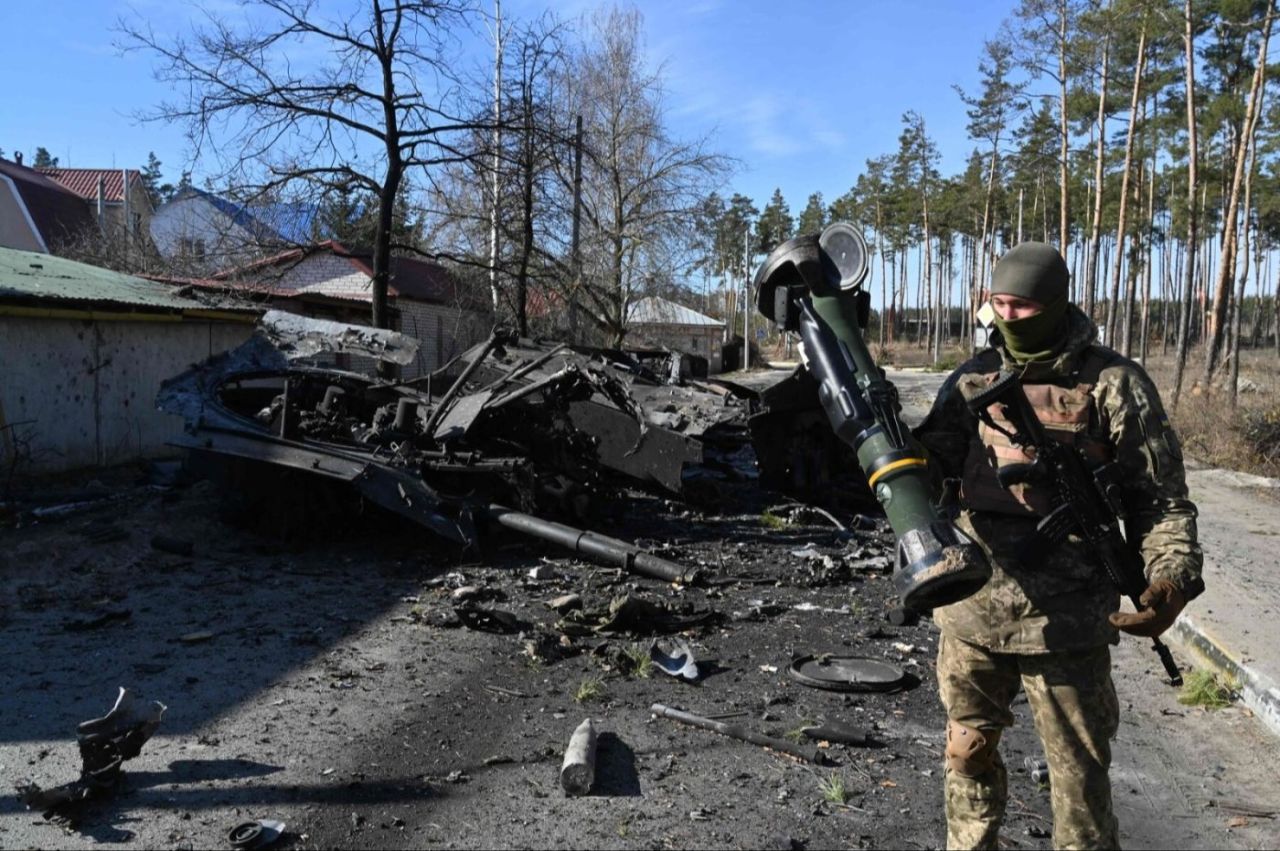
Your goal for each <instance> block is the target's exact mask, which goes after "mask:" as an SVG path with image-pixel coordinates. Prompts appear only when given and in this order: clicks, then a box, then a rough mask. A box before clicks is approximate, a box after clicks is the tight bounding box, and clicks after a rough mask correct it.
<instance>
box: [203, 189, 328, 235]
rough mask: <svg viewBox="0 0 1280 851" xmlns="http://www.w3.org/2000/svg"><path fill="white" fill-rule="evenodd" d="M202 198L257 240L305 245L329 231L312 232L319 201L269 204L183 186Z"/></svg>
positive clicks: (318, 213) (318, 210)
mask: <svg viewBox="0 0 1280 851" xmlns="http://www.w3.org/2000/svg"><path fill="white" fill-rule="evenodd" d="M184 191H185V192H187V193H189V194H191V195H197V196H199V197H201V198H204V199H205V200H206V201H208V202H209V203H210V204H212V205H213V207H214V208H215V209H217V210H218V211H219V212H220V213H222V214H223V215H225V216H226V217H227V218H229V219H231V221H232V222H234V223H235V224H236V225H237V226H239V227H241V228H244V229H245V230H246V231H248V232H249V233H250V234H252V235H253V237H254V238H255V239H257V240H259V241H260V242H266V243H275V242H278V243H284V244H288V245H309V244H310V243H312V242H314V241H315V240H317V239H321V240H323V239H329V238H331V237H332V234H329V233H326V232H321V233H313V232H312V228H313V227H314V225H315V222H316V218H317V217H318V216H319V215H320V205H319V204H314V203H311V202H308V201H282V202H277V203H270V204H255V205H247V204H238V203H236V202H235V201H228V200H227V199H226V198H222V197H220V196H218V195H214V194H213V193H212V192H206V191H204V190H203V189H197V188H196V187H194V186H188V187H186V189H185V190H184Z"/></svg>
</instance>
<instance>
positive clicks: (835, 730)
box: [801, 721, 872, 747]
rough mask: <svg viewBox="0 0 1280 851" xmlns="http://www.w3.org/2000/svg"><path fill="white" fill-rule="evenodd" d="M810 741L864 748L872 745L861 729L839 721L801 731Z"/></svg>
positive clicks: (868, 735)
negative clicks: (815, 740)
mask: <svg viewBox="0 0 1280 851" xmlns="http://www.w3.org/2000/svg"><path fill="white" fill-rule="evenodd" d="M801 732H802V733H804V734H805V735H806V736H808V737H809V738H811V739H817V740H819V741H824V742H836V743H837V744H841V745H857V746H859V747H865V746H866V745H869V744H871V743H872V739H871V734H870V733H869V732H867V731H866V730H865V729H863V728H861V727H853V726H851V725H849V724H843V723H841V722H839V721H828V722H826V723H825V724H819V725H817V726H814V727H804V728H802V729H801Z"/></svg>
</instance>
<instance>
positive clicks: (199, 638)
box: [178, 629, 215, 644]
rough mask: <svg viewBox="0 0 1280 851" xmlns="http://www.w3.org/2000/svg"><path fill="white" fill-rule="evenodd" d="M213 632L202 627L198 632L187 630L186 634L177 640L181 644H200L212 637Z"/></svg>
mask: <svg viewBox="0 0 1280 851" xmlns="http://www.w3.org/2000/svg"><path fill="white" fill-rule="evenodd" d="M214 634H215V633H213V632H211V631H209V630H207V629H202V630H199V631H198V632H188V633H187V634H186V635H183V636H180V637H179V638H178V640H179V641H181V642H182V643H183V644H201V643H203V642H205V641H209V640H210V639H212V638H213V636H214Z"/></svg>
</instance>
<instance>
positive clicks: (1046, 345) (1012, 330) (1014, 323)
mask: <svg viewBox="0 0 1280 851" xmlns="http://www.w3.org/2000/svg"><path fill="white" fill-rule="evenodd" d="M1066 313H1067V298H1066V296H1060V297H1059V298H1058V299H1057V300H1056V301H1053V302H1051V303H1049V304H1046V305H1045V306H1044V307H1043V308H1042V309H1041V310H1040V312H1039V313H1037V314H1035V315H1033V316H1027V317H1025V318H1023V319H1014V320H1011V321H1006V320H1004V319H1001V318H1000V317H999V316H997V317H996V319H995V325H996V328H998V329H999V330H1000V336H1001V337H1003V338H1004V347H1005V348H1006V349H1008V350H1009V354H1010V355H1012V356H1013V359H1014V360H1015V361H1017V362H1018V363H1027V362H1028V361H1034V360H1047V359H1049V358H1051V357H1053V356H1054V355H1055V354H1057V353H1058V352H1059V351H1060V350H1061V348H1062V344H1063V343H1064V342H1065V341H1066V340H1065V334H1063V333H1062V332H1063V327H1062V325H1063V321H1062V320H1063V318H1064V317H1065V316H1066Z"/></svg>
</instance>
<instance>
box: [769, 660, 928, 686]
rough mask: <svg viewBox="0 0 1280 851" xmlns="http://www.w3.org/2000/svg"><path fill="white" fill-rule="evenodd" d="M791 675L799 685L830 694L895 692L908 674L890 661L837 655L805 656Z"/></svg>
mask: <svg viewBox="0 0 1280 851" xmlns="http://www.w3.org/2000/svg"><path fill="white" fill-rule="evenodd" d="M787 673H789V674H790V675H791V678H792V679H794V680H795V681H796V682H799V683H802V684H803V685H807V686H812V687H813V688H821V689H827V690H828V691H893V690H894V689H897V688H901V687H902V685H903V683H904V681H905V680H906V677H907V675H906V672H905V671H903V670H902V669H901V668H899V667H897V666H896V665H890V664H889V663H888V662H881V661H879V660H878V659H867V658H864V657H861V656H838V655H836V654H834V653H819V654H813V655H809V656H801V657H799V658H797V659H796V660H795V661H793V662H792V663H791V667H790V668H788V669H787Z"/></svg>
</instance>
